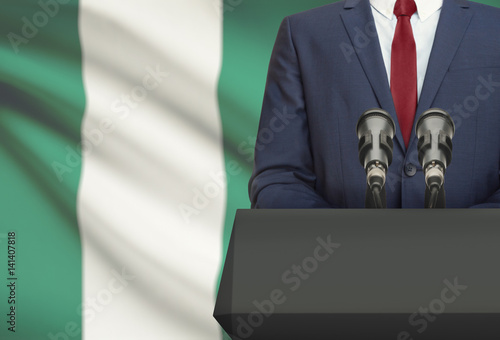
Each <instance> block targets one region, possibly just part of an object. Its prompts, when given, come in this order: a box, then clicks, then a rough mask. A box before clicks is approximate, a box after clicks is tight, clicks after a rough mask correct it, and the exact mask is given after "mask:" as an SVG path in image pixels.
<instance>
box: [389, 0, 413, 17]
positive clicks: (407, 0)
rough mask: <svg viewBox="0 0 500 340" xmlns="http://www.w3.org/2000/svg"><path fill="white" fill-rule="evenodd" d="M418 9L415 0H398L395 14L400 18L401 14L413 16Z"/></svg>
mask: <svg viewBox="0 0 500 340" xmlns="http://www.w3.org/2000/svg"><path fill="white" fill-rule="evenodd" d="M416 11H417V5H416V4H415V0H397V1H396V6H394V14H395V15H396V16H397V17H398V18H399V17H400V16H408V17H411V16H412V15H413V14H415V12H416Z"/></svg>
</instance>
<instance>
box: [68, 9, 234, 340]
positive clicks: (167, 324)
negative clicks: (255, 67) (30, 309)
mask: <svg viewBox="0 0 500 340" xmlns="http://www.w3.org/2000/svg"><path fill="white" fill-rule="evenodd" d="M216 8H217V6H214V2H213V1H206V0H183V1H174V0H169V1H162V0H147V1H142V2H139V1H126V2H124V1H117V0H113V1H98V0H80V23H79V26H80V38H81V44H82V51H83V72H84V85H85V91H86V96H87V107H86V112H85V117H84V121H83V124H82V136H83V139H84V140H86V141H87V143H86V145H87V147H88V149H87V152H86V153H85V154H84V160H83V169H82V179H81V183H80V190H79V196H78V218H79V224H80V230H81V238H82V245H83V270H84V281H83V282H84V287H83V289H84V291H83V293H84V297H83V298H84V302H86V303H87V304H86V305H85V306H84V308H85V311H86V313H85V314H84V322H83V324H84V339H89V340H92V339H110V340H113V339H120V340H128V339H134V340H136V339H139V338H146V339H148V340H155V339H162V340H163V339H175V340H183V339H195V340H197V339H220V338H221V335H220V331H219V328H218V325H217V323H216V321H215V320H214V319H213V318H212V312H213V307H214V303H215V287H216V283H217V278H218V274H219V269H220V265H221V258H222V229H223V224H224V223H223V222H224V221H223V219H224V216H225V206H226V204H225V199H226V194H225V190H222V189H221V192H220V193H219V194H218V195H217V196H216V197H215V198H213V199H211V201H210V202H209V205H208V206H207V209H205V210H203V211H202V212H201V213H200V215H199V216H195V217H196V218H195V217H193V218H192V220H191V223H189V224H187V223H186V221H185V219H184V218H183V216H182V215H181V213H180V211H179V204H180V203H185V204H191V202H192V200H193V195H194V191H193V190H195V189H196V188H203V187H204V185H205V184H206V183H210V182H213V179H212V178H211V177H210V174H211V173H221V172H222V171H224V161H223V149H222V131H221V124H220V117H219V110H218V105H217V82H218V76H219V71H220V64H221V49H222V48H221V44H222V41H221V39H222V19H221V14H220V13H218V10H217V9H216ZM123 268H125V275H128V274H130V275H131V277H132V276H134V275H135V277H134V278H131V279H130V282H128V281H127V280H124V282H125V283H124V285H125V287H119V288H123V289H119V290H117V289H116V285H118V286H119V284H117V279H116V277H117V275H118V274H117V273H121V271H122V270H123ZM113 271H114V272H113ZM127 273H128V274H127ZM122 280H123V278H122ZM109 287H112V288H113V289H111V288H109ZM108 290H111V291H112V292H111V293H113V295H112V298H110V297H108V296H107V294H108V293H107V291H108ZM115 290H116V292H114V291H115ZM108 295H109V294H108ZM93 299H95V300H96V301H97V302H95V301H94V300H93ZM92 301H94V302H93V303H94V304H95V305H96V306H93V305H92Z"/></svg>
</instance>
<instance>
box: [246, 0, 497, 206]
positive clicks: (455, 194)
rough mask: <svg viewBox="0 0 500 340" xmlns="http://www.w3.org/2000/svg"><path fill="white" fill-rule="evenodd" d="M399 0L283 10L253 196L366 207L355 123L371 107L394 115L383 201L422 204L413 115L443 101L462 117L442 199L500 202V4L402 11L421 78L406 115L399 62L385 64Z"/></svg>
mask: <svg viewBox="0 0 500 340" xmlns="http://www.w3.org/2000/svg"><path fill="white" fill-rule="evenodd" d="M399 1H400V0H398V4H394V3H395V0H393V1H392V3H391V1H390V0H388V1H383V0H380V1H376V0H370V1H369V0H346V1H342V2H338V3H334V4H331V5H327V6H323V7H320V8H317V9H313V10H309V11H306V12H303V13H299V14H295V15H292V16H290V17H287V18H285V19H284V20H283V22H282V24H281V27H280V29H279V33H278V37H277V39H276V43H275V47H274V50H273V54H272V57H271V62H270V66H269V73H268V79H267V85H266V91H265V95H264V101H263V107H262V114H261V121H260V125H259V134H258V138H257V145H258V146H259V147H257V148H256V150H255V166H254V171H253V174H252V177H251V179H250V183H249V191H250V199H251V202H252V207H253V208H362V207H364V196H365V188H366V179H365V178H366V176H365V173H364V169H363V167H362V166H361V165H360V163H359V160H358V149H357V146H358V139H357V136H356V133H355V127H356V122H357V120H358V118H359V116H360V115H361V114H362V113H363V112H364V111H366V110H368V109H371V108H382V109H384V110H386V111H388V112H389V113H390V115H391V116H392V118H393V119H394V121H395V122H396V126H397V129H396V130H397V132H396V136H395V137H394V155H393V162H392V165H391V166H390V167H389V171H388V174H387V181H386V192H387V206H388V208H423V207H424V192H425V181H424V176H423V171H422V168H421V166H420V164H419V161H418V152H417V138H416V136H415V131H414V129H415V125H414V124H415V121H416V120H417V119H418V117H419V116H420V115H421V114H422V113H423V112H424V111H425V110H427V109H429V108H433V107H437V108H442V109H445V110H447V111H448V112H449V113H450V114H451V116H452V117H453V119H454V121H455V124H456V133H455V137H454V139H453V147H454V148H453V160H452V162H451V165H450V166H449V167H448V169H447V171H446V180H445V189H446V195H447V202H446V203H447V207H449V208H465V207H484V208H498V207H500V180H499V178H500V34H499V32H500V10H499V9H496V8H492V7H489V6H485V5H481V4H477V3H473V2H468V1H465V0H444V1H443V2H442V4H441V5H442V7H440V8H439V9H436V8H433V9H432V8H431V7H432V5H431V6H430V7H429V1H434V0H417V1H416V5H417V7H418V9H417V11H416V12H415V14H413V15H412V14H411V13H410V14H404V15H408V16H409V17H411V25H412V27H413V34H414V36H415V42H416V54H417V57H416V60H412V62H410V64H413V63H416V64H417V65H418V74H417V75H413V76H415V77H416V80H415V81H417V84H416V85H415V86H414V88H412V90H411V91H410V94H411V95H410V96H409V97H408V95H407V94H405V95H404V96H403V98H409V99H408V100H409V101H410V102H412V101H413V100H418V104H417V102H415V104H414V110H413V112H412V113H411V115H410V116H408V114H407V113H402V112H403V109H401V110H400V109H399V108H398V110H397V109H396V106H398V105H399V104H396V105H395V102H396V103H397V102H398V101H397V100H394V98H395V97H396V96H395V95H394V94H395V93H396V91H395V89H394V88H393V87H394V86H393V85H394V84H395V83H397V80H394V79H395V78H393V77H397V76H398V75H397V74H396V73H398V72H395V71H394V69H392V74H390V75H389V73H391V67H394V65H395V62H394V60H395V58H396V57H394V54H393V55H392V60H393V63H392V66H391V52H392V53H394V48H393V50H392V51H391V44H390V41H389V42H388V39H392V37H393V36H395V35H397V34H395V33H394V29H395V27H396V22H395V21H394V19H395V18H393V17H392V13H390V12H389V13H386V12H387V8H388V6H389V7H390V6H393V7H394V8H395V9H396V8H397V7H398V6H400V4H399ZM411 1H412V2H413V0H411ZM426 2H427V3H426ZM441 5H440V6H441ZM402 6H406V7H408V6H410V5H408V4H406V3H405V4H403V5H402ZM411 6H415V4H413V3H412V4H411ZM431 12H432V13H431ZM433 15H434V16H433ZM435 15H437V17H435ZM424 19H425V20H424ZM384 20H385V21H384ZM397 20H398V24H397V25H399V16H398V18H397ZM432 20H434V24H432ZM426 22H427V24H426ZM418 25H426V26H425V27H424V26H418ZM433 25H434V26H433ZM391 29H392V31H391ZM410 31H411V30H410ZM429 32H431V33H429ZM388 37H390V38H388ZM403 40H404V41H407V39H406V38H405V39H403ZM393 44H394V43H393ZM392 46H394V45H392ZM405 58H406V57H405ZM393 83H394V84H393ZM391 89H392V90H393V91H392V93H391ZM415 91H417V92H418V93H417V94H415V98H414V99H411V98H413V94H414V93H415ZM417 97H418V99H417ZM410 111H411V110H410ZM404 114H406V115H404ZM404 120H406V121H408V122H409V124H408V123H406V125H404V124H403V121H404ZM412 124H413V125H412Z"/></svg>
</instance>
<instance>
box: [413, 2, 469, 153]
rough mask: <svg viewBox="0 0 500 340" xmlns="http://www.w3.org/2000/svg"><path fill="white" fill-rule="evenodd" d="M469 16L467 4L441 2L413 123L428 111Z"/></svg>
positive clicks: (462, 34)
mask: <svg viewBox="0 0 500 340" xmlns="http://www.w3.org/2000/svg"><path fill="white" fill-rule="evenodd" d="M472 16H473V12H472V10H470V9H469V5H468V3H467V1H465V0H444V2H443V8H442V10H441V17H440V18H439V24H438V27H437V31H436V37H435V39H434V45H433V47H432V52H431V56H430V59H429V66H428V67H427V72H426V75H425V81H424V86H423V88H422V93H421V95H420V101H419V103H418V108H417V114H416V115H415V122H416V120H417V119H418V117H419V116H420V115H421V114H422V113H423V112H424V111H425V110H427V109H430V108H431V105H432V103H433V102H434V99H435V98H436V95H437V92H438V91H439V88H440V86H441V83H442V82H443V80H444V77H445V75H446V73H447V72H448V68H449V66H450V64H451V62H452V60H453V57H454V56H455V54H456V52H457V50H458V47H459V46H460V43H461V42H462V39H463V37H464V35H465V32H466V31H467V27H468V26H469V23H470V21H471V19H472ZM415 122H414V126H415ZM413 130H414V129H413ZM413 130H412V136H411V140H410V145H409V147H410V148H411V147H412V144H414V143H416V138H415V131H413Z"/></svg>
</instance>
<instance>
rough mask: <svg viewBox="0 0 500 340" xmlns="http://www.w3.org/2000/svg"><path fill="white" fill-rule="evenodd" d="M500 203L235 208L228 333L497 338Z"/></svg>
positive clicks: (222, 294)
mask: <svg viewBox="0 0 500 340" xmlns="http://www.w3.org/2000/svg"><path fill="white" fill-rule="evenodd" d="M499 221H500V210H494V209H491V210H490V209H485V210H473V209H471V210H452V209H449V210H446V209H444V210H443V209H438V210H432V209H427V210H404V209H403V210H368V209H367V210H365V209H363V210H334V209H332V210H330V209H328V210H238V212H237V214H236V219H235V222H234V228H233V232H232V235H231V240H230V244H229V248H228V252H227V258H226V262H225V265H224V269H223V275H222V279H221V283H220V287H219V292H218V296H217V301H216V306H215V311H214V317H215V318H216V319H217V321H218V322H219V323H220V325H221V326H222V327H223V328H224V330H225V331H226V332H227V333H228V334H229V335H230V336H231V338H232V339H233V340H234V339H273V340H280V339H287V340H293V339H304V340H315V339H329V340H332V339H340V340H351V339H354V340H358V339H359V340H372V339H374V340H379V339H394V340H410V339H415V340H417V339H419V340H420V339H432V340H448V339H453V340H457V339H464V340H465V339H467V340H472V339H479V340H488V339H499V338H500V266H499V263H500V223H499Z"/></svg>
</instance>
